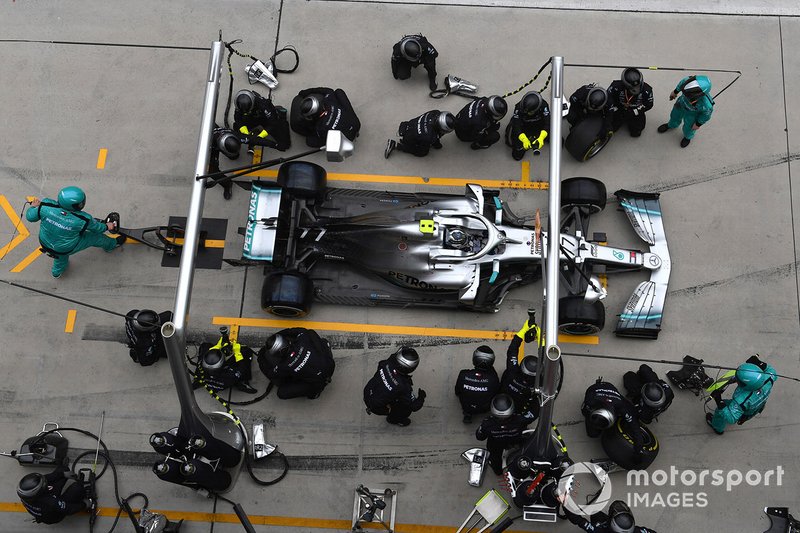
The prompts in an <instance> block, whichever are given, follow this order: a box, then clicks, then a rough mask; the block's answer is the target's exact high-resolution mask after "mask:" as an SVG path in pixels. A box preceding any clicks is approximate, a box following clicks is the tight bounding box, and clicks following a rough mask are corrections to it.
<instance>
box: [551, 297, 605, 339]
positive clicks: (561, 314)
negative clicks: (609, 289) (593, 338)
mask: <svg viewBox="0 0 800 533" xmlns="http://www.w3.org/2000/svg"><path fill="white" fill-rule="evenodd" d="M605 325H606V308H605V306H604V305H603V302H592V303H586V302H585V301H584V300H583V296H565V297H563V298H561V299H560V300H559V301H558V330H559V331H560V332H561V333H566V334H567V335H595V334H596V333H597V332H599V331H600V330H601V329H603V326H605Z"/></svg>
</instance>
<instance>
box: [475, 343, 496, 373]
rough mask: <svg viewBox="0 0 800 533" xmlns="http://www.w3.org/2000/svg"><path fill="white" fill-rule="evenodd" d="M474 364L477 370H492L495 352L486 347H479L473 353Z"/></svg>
mask: <svg viewBox="0 0 800 533" xmlns="http://www.w3.org/2000/svg"><path fill="white" fill-rule="evenodd" d="M472 364H473V365H474V366H475V368H492V365H493V364H494V352H493V351H492V349H491V348H489V347H488V346H486V345H483V346H478V347H477V348H475V351H474V352H472Z"/></svg>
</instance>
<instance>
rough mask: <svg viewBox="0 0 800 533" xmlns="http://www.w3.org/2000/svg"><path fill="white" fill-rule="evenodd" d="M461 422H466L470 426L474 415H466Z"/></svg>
mask: <svg viewBox="0 0 800 533" xmlns="http://www.w3.org/2000/svg"><path fill="white" fill-rule="evenodd" d="M461 421H462V422H464V423H465V424H469V423H470V422H472V415H471V414H469V413H464V418H462V419H461Z"/></svg>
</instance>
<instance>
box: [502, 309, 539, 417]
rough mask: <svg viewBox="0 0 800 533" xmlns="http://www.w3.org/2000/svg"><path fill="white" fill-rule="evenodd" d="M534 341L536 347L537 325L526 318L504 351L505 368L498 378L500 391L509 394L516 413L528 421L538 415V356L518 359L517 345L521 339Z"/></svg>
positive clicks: (537, 341) (520, 342)
mask: <svg viewBox="0 0 800 533" xmlns="http://www.w3.org/2000/svg"><path fill="white" fill-rule="evenodd" d="M523 340H524V341H525V342H526V343H535V346H536V349H538V347H539V345H540V344H541V340H542V339H541V332H540V330H539V327H538V326H537V325H536V324H535V323H534V322H533V320H532V319H530V318H529V319H528V320H526V321H525V324H523V326H522V328H521V329H520V330H519V331H518V332H517V334H516V335H514V338H513V339H512V340H511V344H509V346H508V350H507V351H506V370H505V372H503V377H502V379H501V380H500V392H504V393H506V394H508V395H509V396H511V399H512V400H514V406H515V408H516V412H517V413H518V414H521V415H523V416H524V417H525V418H527V419H528V421H533V420H535V419H536V417H538V416H539V401H538V398H537V397H536V385H537V379H536V372H537V367H538V365H539V361H538V357H537V356H535V355H527V356H525V357H523V358H522V362H520V360H519V347H520V346H521V345H522V341H523Z"/></svg>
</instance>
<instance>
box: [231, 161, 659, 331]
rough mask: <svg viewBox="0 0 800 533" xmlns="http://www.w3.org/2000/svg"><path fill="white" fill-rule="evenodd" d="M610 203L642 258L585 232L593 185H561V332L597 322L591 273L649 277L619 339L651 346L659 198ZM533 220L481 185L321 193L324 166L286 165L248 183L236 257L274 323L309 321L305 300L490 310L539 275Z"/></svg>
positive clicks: (541, 248) (592, 327)
mask: <svg viewBox="0 0 800 533" xmlns="http://www.w3.org/2000/svg"><path fill="white" fill-rule="evenodd" d="M615 196H616V197H617V198H618V199H619V203H620V205H621V207H622V209H623V210H624V211H625V213H626V214H627V215H628V218H629V220H630V222H631V224H632V225H633V227H634V229H635V231H636V233H637V234H638V235H639V237H641V238H642V239H643V240H644V241H645V242H646V243H647V244H648V245H649V250H648V251H639V250H627V249H623V248H617V247H613V246H608V245H606V244H605V235H604V234H594V235H593V236H591V237H590V236H589V234H588V226H589V218H590V216H591V215H593V214H595V213H598V212H599V211H601V210H602V209H603V208H604V207H605V205H606V189H605V186H604V185H603V183H602V182H600V181H598V180H596V179H592V178H571V179H567V180H564V181H563V183H562V193H561V205H562V209H563V217H562V220H563V224H562V228H561V235H560V237H559V238H560V239H561V244H560V248H561V260H562V265H563V268H562V271H561V279H562V287H563V288H564V292H562V294H565V295H564V296H563V297H562V298H561V300H560V310H559V326H560V329H561V331H562V332H565V333H569V334H577V335H587V334H593V333H596V332H597V331H599V330H600V329H601V328H603V326H604V324H605V310H604V307H603V303H602V302H601V301H600V300H601V299H602V298H603V297H604V296H605V289H604V288H603V287H602V286H601V285H600V282H599V281H598V277H597V276H598V275H599V274H605V273H607V272H619V271H631V270H647V271H649V273H650V279H649V280H648V281H644V282H642V283H641V284H639V286H638V287H637V288H636V290H635V291H634V293H633V295H632V296H631V298H630V299H629V300H628V303H627V304H626V305H625V308H624V309H623V311H622V313H621V314H620V317H619V321H618V323H617V327H616V333H617V334H618V335H621V336H631V337H643V338H656V337H657V336H658V332H659V330H660V328H661V313H662V308H663V305H664V299H665V296H666V293H667V283H668V280H669V272H670V266H671V264H670V258H669V252H668V249H667V241H666V237H665V235H664V227H663V224H662V220H661V208H660V204H659V200H658V195H657V194H648V193H635V192H630V191H625V190H620V191H617V192H616V193H615ZM533 218H534V217H530V218H528V219H525V218H519V217H517V216H516V215H514V214H513V213H512V212H511V211H510V210H509V209H508V208H507V206H505V205H504V204H503V202H501V200H500V198H499V196H498V191H491V190H485V189H483V188H482V187H480V186H479V185H467V186H466V191H465V193H464V194H463V195H452V194H437V193H403V192H387V191H371V190H355V189H340V188H329V187H328V186H327V182H326V173H325V170H324V169H323V168H322V167H320V166H318V165H315V164H313V163H308V162H304V161H295V162H290V163H285V164H284V165H282V166H281V167H280V169H279V171H278V179H277V183H267V182H263V181H256V182H253V184H252V187H251V194H250V205H249V210H248V217H247V224H246V227H245V228H244V231H243V233H244V237H245V239H244V247H243V253H242V255H243V258H244V260H245V261H246V262H248V263H253V262H255V263H258V264H264V265H265V267H266V268H265V272H266V279H265V281H264V285H263V289H262V295H261V304H262V307H263V308H264V309H265V310H266V311H268V312H270V313H272V314H274V315H277V316H281V317H298V316H303V315H305V314H307V313H308V312H309V311H310V309H311V306H312V302H313V301H314V300H316V301H320V302H326V303H334V304H349V305H371V306H374V305H386V306H397V307H406V306H430V307H444V308H461V309H467V310H472V311H484V312H495V311H497V310H498V307H499V306H500V304H501V303H502V302H503V299H504V298H505V296H506V295H507V294H508V292H509V291H510V290H512V289H513V288H515V287H519V286H522V285H526V284H529V283H532V282H534V281H537V280H539V279H540V278H541V275H542V265H543V258H544V254H545V251H546V250H547V239H548V235H547V233H546V232H544V231H542V230H541V227H540V225H539V223H538V222H532V219H533ZM536 220H537V221H538V218H537V219H536Z"/></svg>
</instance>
